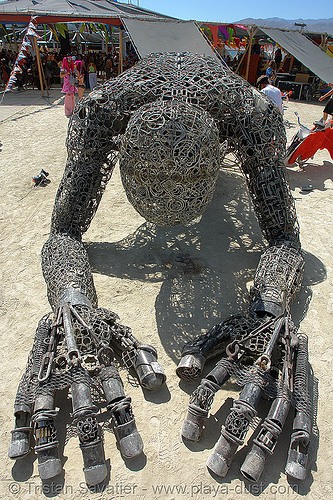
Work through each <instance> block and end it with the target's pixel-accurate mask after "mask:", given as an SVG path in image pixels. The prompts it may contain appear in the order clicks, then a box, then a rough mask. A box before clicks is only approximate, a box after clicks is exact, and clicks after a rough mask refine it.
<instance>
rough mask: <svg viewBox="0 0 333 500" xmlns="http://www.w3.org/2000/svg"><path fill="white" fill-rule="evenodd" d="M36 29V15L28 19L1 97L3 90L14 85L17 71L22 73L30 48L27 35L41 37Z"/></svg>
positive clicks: (7, 89)
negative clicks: (27, 24)
mask: <svg viewBox="0 0 333 500" xmlns="http://www.w3.org/2000/svg"><path fill="white" fill-rule="evenodd" d="M36 29H37V23H36V17H32V18H31V20H30V23H29V26H28V27H27V31H26V33H25V35H24V37H23V41H22V44H21V48H20V51H19V53H18V56H17V58H16V61H15V63H14V66H13V69H12V72H11V74H10V76H9V79H8V82H7V85H6V88H5V90H4V93H3V96H2V99H3V97H4V95H5V92H8V91H9V90H12V88H13V87H14V86H15V84H16V81H17V75H18V73H22V67H21V66H23V65H24V64H25V63H26V61H27V56H28V54H29V51H30V49H32V42H31V40H30V38H29V37H35V38H41V37H40V36H39V35H38V33H37V31H36ZM2 99H1V100H2Z"/></svg>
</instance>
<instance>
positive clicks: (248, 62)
mask: <svg viewBox="0 0 333 500" xmlns="http://www.w3.org/2000/svg"><path fill="white" fill-rule="evenodd" d="M257 31H258V30H257V29H256V30H254V27H253V26H252V28H251V31H250V40H249V53H248V55H247V63H246V73H245V80H246V81H247V79H248V77H249V69H250V60H251V49H252V41H253V36H254V35H255V33H257Z"/></svg>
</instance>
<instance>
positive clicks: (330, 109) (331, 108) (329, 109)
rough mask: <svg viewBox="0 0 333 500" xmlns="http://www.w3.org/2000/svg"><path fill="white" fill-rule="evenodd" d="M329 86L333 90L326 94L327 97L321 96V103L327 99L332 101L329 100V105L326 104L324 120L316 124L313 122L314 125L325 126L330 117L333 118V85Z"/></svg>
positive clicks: (321, 119)
mask: <svg viewBox="0 0 333 500" xmlns="http://www.w3.org/2000/svg"><path fill="white" fill-rule="evenodd" d="M328 85H329V87H331V90H329V91H328V92H326V94H325V95H322V96H320V97H319V101H324V100H325V99H327V97H329V98H330V99H329V101H328V103H327V104H326V106H325V107H324V111H323V116H322V118H320V120H318V121H316V122H313V124H314V125H321V126H324V125H325V123H326V121H327V117H328V115H331V117H332V116H333V97H332V94H333V83H329V84H328ZM331 126H332V125H331Z"/></svg>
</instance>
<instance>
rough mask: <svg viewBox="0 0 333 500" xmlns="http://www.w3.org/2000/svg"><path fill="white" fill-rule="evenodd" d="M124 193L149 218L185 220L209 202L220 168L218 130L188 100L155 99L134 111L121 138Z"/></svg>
mask: <svg viewBox="0 0 333 500" xmlns="http://www.w3.org/2000/svg"><path fill="white" fill-rule="evenodd" d="M119 164H120V173H121V178H122V182H123V185H124V188H125V191H126V195H127V198H128V200H129V201H130V203H131V204H132V205H133V207H134V208H135V209H136V210H137V211H138V212H139V213H140V215H142V216H143V217H144V218H145V219H146V220H147V221H150V222H154V223H156V224H159V225H162V226H172V225H176V224H185V223H187V222H190V221H191V220H193V219H194V218H196V217H197V216H199V215H201V214H202V212H203V211H204V210H205V208H206V207H207V205H208V204H209V203H210V201H211V199H212V196H213V193H214V189H215V183H216V180H217V176H218V171H219V167H220V145H219V135H218V129H217V127H216V125H215V123H214V120H213V119H212V118H211V116H210V115H209V114H208V113H207V112H206V111H204V110H202V109H201V108H199V107H197V106H193V105H190V104H188V103H186V102H182V101H178V100H172V101H155V102H153V103H151V104H147V105H144V106H142V107H141V108H139V109H138V110H136V111H135V112H134V113H133V115H132V117H131V119H130V121H129V123H128V125H127V129H126V132H125V134H124V135H123V138H122V144H121V148H120V161H119Z"/></svg>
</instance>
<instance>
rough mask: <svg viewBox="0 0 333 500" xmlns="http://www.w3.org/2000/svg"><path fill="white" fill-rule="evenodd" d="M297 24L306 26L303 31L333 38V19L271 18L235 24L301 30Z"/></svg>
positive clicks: (242, 20)
mask: <svg viewBox="0 0 333 500" xmlns="http://www.w3.org/2000/svg"><path fill="white" fill-rule="evenodd" d="M295 23H304V24H306V26H305V27H304V28H302V30H304V31H305V32H306V31H311V32H314V33H328V34H330V35H332V36H333V17H330V18H328V19H294V20H290V19H281V18H279V17H271V18H268V19H253V18H252V17H249V18H247V19H241V20H240V21H237V22H235V24H256V25H258V26H265V27H266V28H281V29H300V27H299V26H295Z"/></svg>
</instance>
